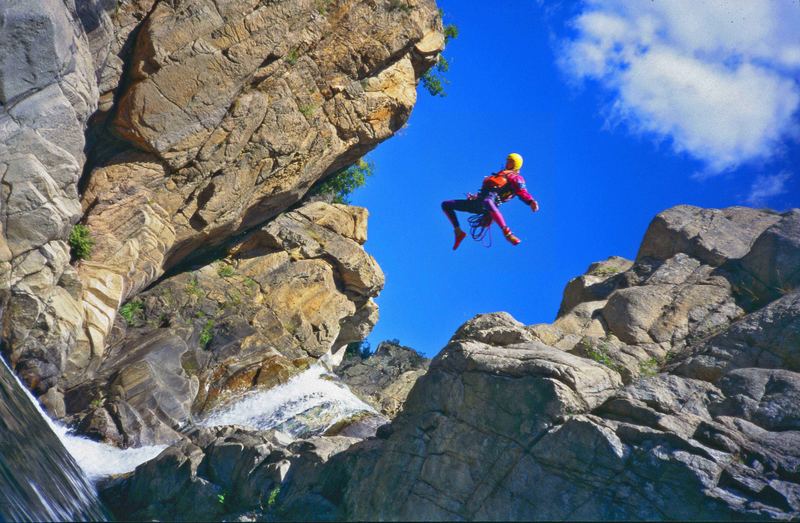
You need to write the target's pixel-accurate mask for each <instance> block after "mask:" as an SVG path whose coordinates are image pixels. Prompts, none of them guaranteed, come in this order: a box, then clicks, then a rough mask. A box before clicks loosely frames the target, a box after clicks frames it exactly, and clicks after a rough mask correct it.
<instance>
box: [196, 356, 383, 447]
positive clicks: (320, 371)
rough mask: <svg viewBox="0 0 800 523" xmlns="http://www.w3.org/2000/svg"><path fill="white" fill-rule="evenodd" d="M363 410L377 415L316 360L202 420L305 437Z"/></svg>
mask: <svg viewBox="0 0 800 523" xmlns="http://www.w3.org/2000/svg"><path fill="white" fill-rule="evenodd" d="M360 413H371V414H376V415H377V413H376V412H375V410H374V409H373V408H372V407H370V406H369V405H367V404H366V403H364V402H363V401H361V400H360V399H358V398H357V397H356V396H355V395H354V394H353V393H352V392H350V389H349V388H347V386H346V385H345V384H343V383H341V382H340V381H339V379H338V377H337V376H336V375H334V374H332V373H330V372H329V371H328V370H326V368H325V367H324V366H323V365H321V364H315V365H312V366H311V367H310V368H309V369H308V370H305V371H303V372H301V373H300V374H298V375H297V376H294V377H293V378H291V379H290V380H289V381H287V382H286V383H284V384H283V385H279V386H277V387H273V388H271V389H269V390H266V391H259V392H253V393H250V394H246V395H245V396H244V397H242V398H241V399H240V400H238V401H236V402H235V403H233V404H232V405H230V406H227V407H223V408H221V409H219V410H217V411H215V412H212V413H211V414H210V415H209V416H208V417H207V418H206V419H204V420H202V421H201V422H200V424H201V425H205V426H207V427H215V426H220V425H240V426H242V427H245V428H249V429H255V430H267V429H276V430H280V431H282V432H285V433H287V434H289V435H290V436H293V437H306V436H311V435H316V434H321V433H323V432H325V430H326V429H328V428H330V427H332V426H333V425H335V424H337V423H339V422H340V421H343V420H346V419H348V418H350V417H353V416H355V415H358V414H360Z"/></svg>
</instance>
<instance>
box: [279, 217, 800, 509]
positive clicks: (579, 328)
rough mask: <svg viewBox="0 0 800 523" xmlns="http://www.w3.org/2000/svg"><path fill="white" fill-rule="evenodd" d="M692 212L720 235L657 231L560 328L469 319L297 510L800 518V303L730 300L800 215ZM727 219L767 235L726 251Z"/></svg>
mask: <svg viewBox="0 0 800 523" xmlns="http://www.w3.org/2000/svg"><path fill="white" fill-rule="evenodd" d="M694 214H695V215H696V216H697V218H696V219H703V220H705V219H707V218H708V219H709V220H710V224H708V223H706V224H692V223H690V222H688V221H687V222H684V223H683V224H682V225H681V227H675V228H674V229H673V230H669V231H666V232H659V231H658V229H657V228H656V229H654V228H653V227H651V228H650V230H649V231H648V238H646V240H645V241H646V242H649V243H650V245H651V246H653V245H661V246H664V245H671V247H669V249H666V250H661V251H658V250H650V251H647V250H645V251H644V252H647V256H642V257H640V258H639V259H638V260H637V262H636V263H635V264H632V265H630V264H629V268H628V269H623V270H622V271H618V270H613V271H612V270H608V271H599V274H598V271H597V270H596V269H597V268H598V266H595V267H594V272H595V274H590V275H587V276H584V277H583V279H582V280H573V282H571V283H570V285H569V286H568V288H567V289H568V290H567V292H565V300H566V301H567V302H568V304H567V306H565V307H562V309H561V312H560V313H559V317H558V319H557V320H556V322H554V323H553V324H552V325H534V326H529V327H526V326H524V325H522V324H519V323H518V322H516V321H515V320H514V319H513V318H511V317H510V316H508V315H507V314H503V313H498V314H492V315H482V316H478V317H476V318H474V319H473V320H470V321H469V322H467V324H465V325H464V326H462V327H461V328H460V329H459V330H458V332H457V333H456V335H455V336H454V337H453V340H452V341H451V343H450V344H449V345H448V346H447V347H446V348H445V349H444V350H443V351H442V353H440V354H439V356H437V358H436V359H434V361H433V362H432V364H431V367H430V370H429V371H428V373H427V374H426V375H425V376H423V377H422V378H420V379H419V380H418V382H417V384H416V385H415V387H414V389H413V390H412V392H411V394H410V395H409V398H408V400H407V402H406V404H405V406H404V408H403V410H402V411H401V412H400V414H399V415H398V416H397V418H396V419H395V420H394V421H393V423H392V424H391V425H390V426H388V427H384V428H382V429H381V431H379V433H378V436H379V439H376V440H372V441H371V442H369V444H366V443H365V444H360V445H358V446H355V447H353V448H352V449H350V450H348V451H346V452H343V453H342V454H341V455H339V456H335V457H334V458H332V459H331V461H330V462H329V463H330V464H329V465H327V467H328V468H329V469H330V471H333V470H338V471H339V472H338V476H337V477H338V478H340V479H339V482H340V483H342V481H343V480H342V479H341V478H342V477H345V478H346V481H345V482H344V483H345V484H344V486H340V487H338V489H337V488H335V487H333V486H332V484H331V480H330V477H329V476H328V475H327V474H326V473H318V474H317V475H316V476H314V477H312V478H305V479H304V480H303V481H302V482H295V483H293V484H289V485H287V486H286V489H287V494H286V496H287V499H293V500H295V505H294V506H296V507H299V506H300V500H303V499H305V498H306V497H307V498H308V499H318V498H319V497H320V496H322V497H323V498H324V499H325V500H327V501H328V503H329V504H332V505H334V506H335V507H337V510H338V512H335V515H336V517H338V518H341V519H354V520H363V519H382V520H383V519H389V520H407V519H414V520H450V521H452V520H475V519H477V520H542V519H554V520H562V519H567V520H572V519H587V520H597V519H600V520H617V519H622V520H643V519H644V520H663V519H681V520H695V519H701V520H702V519H714V520H718V519H723V520H728V519H775V520H785V519H793V518H797V517H798V516H800V481H798V478H800V476H798V471H800V468H798V467H800V451H798V448H800V447H798V442H799V441H800V431H798V430H797V428H798V410H797V404H798V403H797V401H798V391H799V390H800V373H799V372H798V360H797V358H796V356H797V353H798V351H797V347H800V339H798V336H799V335H800V330H798V319H800V310H798V309H797V306H798V303H799V302H798V300H800V298H799V297H798V292H797V291H796V290H792V288H791V287H792V285H793V284H790V285H789V288H784V289H782V291H781V293H783V296H782V297H780V298H778V299H776V300H774V301H772V302H771V303H769V304H768V305H767V306H765V307H763V308H761V309H757V310H751V309H744V308H743V307H740V306H739V305H738V303H739V302H740V301H741V302H742V303H744V304H746V305H747V306H748V307H751V306H752V304H753V302H752V301H749V300H747V299H746V297H744V296H742V295H741V294H740V291H739V285H740V282H741V281H742V278H743V277H745V276H746V275H747V274H750V273H751V271H752V270H753V269H751V268H750V267H753V266H757V265H758V264H759V263H762V262H760V261H759V262H757V263H756V262H755V260H764V259H770V257H774V258H776V259H778V258H779V259H780V260H793V256H796V255H797V252H798V251H797V250H796V249H795V248H794V247H793V245H794V243H793V242H794V241H795V239H796V238H797V237H798V236H797V235H795V234H794V233H792V232H787V231H792V230H793V229H792V226H791V225H789V224H790V223H793V222H792V220H793V219H794V215H795V213H794V212H790V213H787V214H784V215H782V216H781V215H774V214H769V213H761V212H755V213H753V212H751V211H740V210H739V209H732V210H725V211H724V212H723V211H719V212H716V211H709V212H705V211H703V212H699V211H698V212H696V213H694ZM678 215H679V216H684V217H685V215H686V211H685V210H679V212H678ZM662 216H667V217H670V216H671V217H674V216H675V213H673V211H666V212H665V213H662ZM747 216H751V217H753V219H754V220H756V221H757V222H759V223H758V224H756V225H752V224H750V225H748V223H747V222H746V217H747ZM765 216H766V218H765ZM709 217H710V218H709ZM720 219H724V220H725V221H723V223H722V224H720V223H717V222H718V221H719V220H720ZM764 220H766V221H767V222H770V223H767V224H765V223H764ZM728 222H731V223H738V224H740V225H742V227H743V230H744V231H753V228H755V229H758V230H757V231H755V232H754V233H753V235H752V236H751V237H749V238H745V239H742V238H739V239H738V240H736V239H731V238H729V239H728V240H725V241H721V240H720V239H721V238H723V237H724V235H725V234H728V233H729V234H731V235H733V234H734V233H733V232H731V231H730V230H729V231H728V233H724V232H720V233H717V232H713V231H714V228H715V227H722V228H723V229H724V228H725V227H728V226H729V225H730V223H728ZM726 223H727V225H726ZM697 231H700V232H697ZM703 231H706V232H703ZM708 231H712V232H708ZM662 234H666V235H668V236H669V237H670V238H671V239H669V240H668V241H667V240H665V239H664V238H660V237H659V235H662ZM747 234H749V233H747ZM709 235H710V236H709ZM756 236H760V237H758V238H756ZM717 240H720V241H717ZM742 246H745V247H742ZM650 248H652V247H648V249H650ZM643 249H644V247H643ZM653 249H654V248H653ZM774 252H781V253H782V254H781V255H780V257H778V256H777V255H774V254H772V253H774ZM655 256H659V257H660V258H656V257H655ZM747 259H752V260H754V262H753V263H754V265H746V264H745V260H747ZM609 263H610V262H604V264H606V265H607V264H609ZM614 263H615V264H617V265H622V264H621V263H620V261H619V260H615V262H614ZM774 263H775V262H763V263H762V266H763V267H767V266H769V265H770V264H774ZM745 265H746V268H743V266H745ZM601 266H602V265H600V267H601ZM589 272H590V273H591V272H593V269H592V268H590V271H589ZM787 281H790V280H787ZM582 300H586V301H582ZM748 310H750V312H749V313H748ZM529 339H533V340H541V341H542V342H545V343H547V344H549V345H551V346H547V345H544V344H542V343H540V342H539V341H528V340H529ZM592 360H594V361H592ZM623 381H624V382H625V383H626V384H625V385H622V383H623ZM315 485H316V486H315ZM326 493H327V494H326ZM340 497H341V498H343V501H342V502H341V503H338V502H337V501H336V500H338V499H339V498H340ZM337 503H338V504H337ZM297 514H298V515H297V516H296V517H297V518H298V519H299V517H300V516H299V512H298V513H297ZM289 515H290V516H291V514H289Z"/></svg>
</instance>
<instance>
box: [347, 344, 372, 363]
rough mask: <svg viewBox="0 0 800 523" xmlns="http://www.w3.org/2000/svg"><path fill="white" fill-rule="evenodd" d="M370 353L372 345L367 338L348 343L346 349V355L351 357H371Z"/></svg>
mask: <svg viewBox="0 0 800 523" xmlns="http://www.w3.org/2000/svg"><path fill="white" fill-rule="evenodd" d="M370 354H372V347H370V344H369V342H368V341H367V340H363V341H354V342H352V343H348V344H347V347H345V349H344V355H345V356H346V357H349V358H356V357H357V358H361V359H362V360H364V359H367V358H369V356H370Z"/></svg>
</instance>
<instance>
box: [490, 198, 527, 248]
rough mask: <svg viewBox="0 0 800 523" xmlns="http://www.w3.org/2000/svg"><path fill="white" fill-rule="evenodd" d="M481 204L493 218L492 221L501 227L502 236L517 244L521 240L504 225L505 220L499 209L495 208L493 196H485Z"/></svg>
mask: <svg viewBox="0 0 800 523" xmlns="http://www.w3.org/2000/svg"><path fill="white" fill-rule="evenodd" d="M483 204H484V205H485V206H486V209H487V210H488V211H489V215H490V216H491V217H492V220H494V222H495V223H496V224H497V225H499V226H500V229H502V231H503V236H505V238H506V240H508V241H509V242H510V243H511V244H512V245H519V244H520V243H521V240H520V239H519V238H517V237H516V236H514V234H513V233H512V232H511V229H509V228H508V226H507V225H506V220H505V219H504V218H503V215H502V213H501V212H500V209H498V208H497V204H496V203H495V202H494V198H486V199H485V200H484V201H483Z"/></svg>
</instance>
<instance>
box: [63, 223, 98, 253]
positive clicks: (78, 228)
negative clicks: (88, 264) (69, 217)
mask: <svg viewBox="0 0 800 523" xmlns="http://www.w3.org/2000/svg"><path fill="white" fill-rule="evenodd" d="M67 243H68V244H69V250H70V254H71V256H72V259H73V260H88V259H89V258H91V256H92V248H93V247H94V239H92V234H91V232H90V231H89V227H87V226H85V225H80V224H78V225H75V226H74V227H73V228H72V230H71V231H70V232H69V239H68V240H67Z"/></svg>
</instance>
